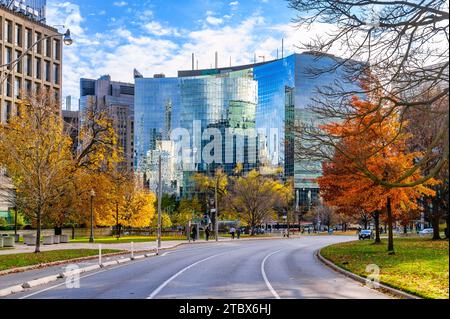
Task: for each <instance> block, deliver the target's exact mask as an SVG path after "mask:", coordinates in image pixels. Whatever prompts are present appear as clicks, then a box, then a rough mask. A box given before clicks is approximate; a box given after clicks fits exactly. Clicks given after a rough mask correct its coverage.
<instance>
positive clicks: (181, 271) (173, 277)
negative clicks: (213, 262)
mask: <svg viewBox="0 0 450 319" xmlns="http://www.w3.org/2000/svg"><path fill="white" fill-rule="evenodd" d="M225 254H226V253H222V254H218V255H214V256H210V257H208V258H205V259H202V260H200V261H197V262H195V263H193V264H191V265H189V266H187V267H185V268H183V269H181V270H180V271H179V272H177V273H176V274H175V275H173V276H172V277H170V278H169V279H167V280H166V281H165V282H164V283H163V284H162V285H160V286H159V287H158V288H156V289H155V290H154V291H153V292H152V293H151V295H150V296H148V298H147V299H153V298H155V297H156V296H157V295H158V294H159V293H160V292H161V290H163V289H164V288H165V287H166V286H167V285H168V284H170V283H171V282H172V281H173V280H174V279H176V278H177V277H178V276H180V275H181V274H183V273H184V272H185V271H187V270H189V269H191V268H193V267H195V266H197V265H199V264H201V263H203V262H205V261H208V260H210V259H213V258H215V257H219V256H222V255H225Z"/></svg>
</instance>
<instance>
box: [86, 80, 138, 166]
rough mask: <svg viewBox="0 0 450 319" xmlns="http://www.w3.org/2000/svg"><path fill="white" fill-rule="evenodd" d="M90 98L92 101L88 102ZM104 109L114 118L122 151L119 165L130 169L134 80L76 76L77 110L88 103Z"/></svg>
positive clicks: (132, 140) (131, 163)
mask: <svg viewBox="0 0 450 319" xmlns="http://www.w3.org/2000/svg"><path fill="white" fill-rule="evenodd" d="M90 101H92V102H90ZM89 103H95V107H97V108H99V109H101V110H108V112H109V114H110V116H111V118H112V119H113V121H114V129H115V131H116V133H117V135H118V143H119V146H120V147H121V148H122V150H123V152H124V155H125V156H124V157H125V160H124V162H123V163H122V168H123V169H127V170H133V164H134V84H129V83H122V82H114V81H112V80H111V77H110V76H109V75H105V76H102V77H101V78H99V79H97V80H92V79H81V80H80V111H81V112H83V111H84V110H85V109H86V108H87V107H88V105H89Z"/></svg>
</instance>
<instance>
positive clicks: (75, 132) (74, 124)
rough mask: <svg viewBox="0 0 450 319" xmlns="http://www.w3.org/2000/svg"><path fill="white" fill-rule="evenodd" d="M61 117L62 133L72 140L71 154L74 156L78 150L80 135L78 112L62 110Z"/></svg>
mask: <svg viewBox="0 0 450 319" xmlns="http://www.w3.org/2000/svg"><path fill="white" fill-rule="evenodd" d="M62 116H63V120H64V131H65V132H66V133H67V134H68V135H69V136H70V138H71V139H72V143H73V144H72V152H73V153H74V154H75V153H76V151H77V149H78V142H79V135H80V112H79V111H71V110H63V111H62Z"/></svg>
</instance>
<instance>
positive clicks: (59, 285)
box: [19, 259, 148, 300]
mask: <svg viewBox="0 0 450 319" xmlns="http://www.w3.org/2000/svg"><path fill="white" fill-rule="evenodd" d="M147 260H148V259H145V260H139V261H135V262H134V263H133V265H134V264H138V263H141V262H144V261H147ZM129 265H132V264H130V263H128V264H122V265H119V266H117V267H112V268H107V269H104V270H100V271H96V272H94V273H92V274H88V275H85V276H81V277H80V280H81V279H84V278H88V277H91V276H95V275H98V274H101V273H104V272H108V271H111V270H115V269H119V268H124V267H127V266H129ZM65 285H66V282H63V283H61V284H58V285H54V286H51V287H48V288H45V289H42V290H39V291H36V292H33V293H31V294H29V295H26V296H24V297H20V298H19V300H21V299H27V298H30V297H33V296H35V295H39V294H41V293H43V292H46V291H49V290H52V289H55V288H58V287H61V286H65Z"/></svg>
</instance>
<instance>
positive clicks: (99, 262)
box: [98, 244, 102, 266]
mask: <svg viewBox="0 0 450 319" xmlns="http://www.w3.org/2000/svg"><path fill="white" fill-rule="evenodd" d="M98 264H99V265H100V266H101V265H102V244H98Z"/></svg>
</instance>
